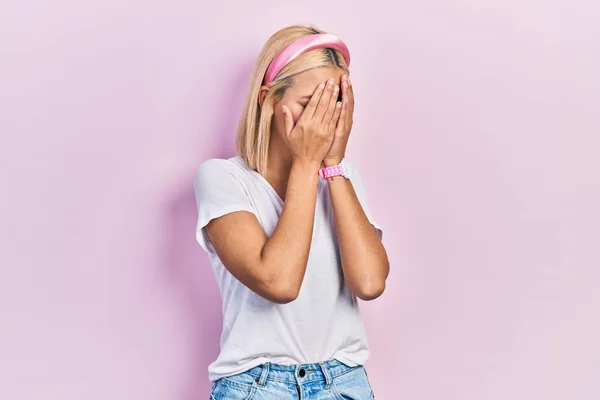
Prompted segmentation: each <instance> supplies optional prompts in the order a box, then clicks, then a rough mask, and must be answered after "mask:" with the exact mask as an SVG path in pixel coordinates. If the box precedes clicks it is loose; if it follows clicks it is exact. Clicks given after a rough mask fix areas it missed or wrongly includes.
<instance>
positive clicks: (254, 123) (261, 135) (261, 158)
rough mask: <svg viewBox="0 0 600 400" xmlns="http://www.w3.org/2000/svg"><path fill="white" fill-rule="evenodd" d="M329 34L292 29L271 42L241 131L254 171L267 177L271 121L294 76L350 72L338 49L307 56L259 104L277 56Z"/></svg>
mask: <svg viewBox="0 0 600 400" xmlns="http://www.w3.org/2000/svg"><path fill="white" fill-rule="evenodd" d="M316 33H326V32H324V31H322V30H320V29H317V28H315V27H313V26H304V25H291V26H288V27H285V28H283V29H280V30H279V31H277V32H275V34H273V36H271V37H270V38H269V40H267V43H265V45H264V47H263V49H262V50H261V52H260V54H259V55H258V59H257V61H256V64H255V66H254V71H253V72H252V78H251V81H250V88H249V91H248V96H247V98H246V103H245V105H244V108H243V111H242V115H241V117H240V122H239V124H238V130H237V146H236V147H237V154H238V155H239V156H240V157H242V158H243V159H244V161H246V163H247V164H248V165H249V166H250V168H252V169H254V170H256V171H258V173H260V174H261V175H263V176H265V174H266V172H267V167H268V165H267V161H268V154H269V142H270V138H271V120H272V117H273V110H274V105H275V103H277V102H278V101H279V100H281V98H282V97H283V96H284V94H285V92H286V90H287V89H288V88H289V87H290V86H292V85H293V83H294V75H297V74H299V73H302V72H304V71H307V70H309V69H313V68H318V67H332V66H333V67H338V68H341V69H342V70H344V71H345V72H348V66H347V65H346V62H345V60H344V57H343V56H342V54H341V53H340V52H339V51H337V50H334V49H316V50H312V51H309V52H306V53H304V54H302V55H300V56H298V57H297V58H295V59H294V60H292V61H291V62H290V63H288V64H287V65H286V66H285V67H284V68H283V69H282V70H281V71H280V72H279V74H277V76H276V77H275V79H274V80H273V82H271V83H270V84H269V85H268V86H269V88H270V90H269V91H268V92H267V94H266V96H265V98H264V100H263V103H262V106H261V105H260V104H259V102H258V97H259V92H260V88H261V86H262V84H263V79H264V76H265V72H266V71H267V68H268V67H269V64H270V63H271V61H273V59H274V58H275V56H276V55H277V53H279V52H280V51H281V50H283V49H284V48H285V47H286V46H288V45H289V44H290V43H292V42H294V41H296V40H298V39H300V38H302V37H304V36H308V35H313V34H316Z"/></svg>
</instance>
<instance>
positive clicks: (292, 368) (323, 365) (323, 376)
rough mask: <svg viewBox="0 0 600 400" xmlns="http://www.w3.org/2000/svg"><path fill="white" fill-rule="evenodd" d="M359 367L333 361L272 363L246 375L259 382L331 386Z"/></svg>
mask: <svg viewBox="0 0 600 400" xmlns="http://www.w3.org/2000/svg"><path fill="white" fill-rule="evenodd" d="M354 368H357V367H350V366H348V365H346V364H344V363H342V362H341V361H338V360H335V359H332V360H328V361H323V362H320V363H314V364H297V365H281V364H272V363H270V362H267V363H264V364H262V365H259V366H256V367H254V368H251V369H249V370H248V371H246V372H245V374H249V375H252V376H253V377H255V378H258V379H257V381H258V380H260V381H262V382H264V381H265V380H267V381H268V380H271V381H277V382H283V383H291V384H296V383H298V382H302V383H308V382H315V381H322V382H325V383H326V384H329V383H330V382H331V380H332V379H333V378H335V377H338V376H340V375H344V374H345V373H347V372H350V371H352V370H353V369H354Z"/></svg>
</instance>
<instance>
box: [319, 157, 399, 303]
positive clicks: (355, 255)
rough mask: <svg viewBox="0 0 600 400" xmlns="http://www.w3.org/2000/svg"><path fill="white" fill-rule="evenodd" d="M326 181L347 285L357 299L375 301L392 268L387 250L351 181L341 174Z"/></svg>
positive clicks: (383, 287) (383, 288) (381, 291)
mask: <svg viewBox="0 0 600 400" xmlns="http://www.w3.org/2000/svg"><path fill="white" fill-rule="evenodd" d="M326 166H328V165H327V164H326ZM327 181H328V185H329V193H330V196H331V202H332V204H333V210H334V215H335V224H336V229H337V235H338V242H339V246H340V253H341V259H342V270H343V271H344V279H345V282H346V286H348V289H350V291H351V292H352V293H354V294H355V295H356V296H357V297H358V298H360V299H362V300H373V299H375V298H377V297H379V296H381V294H382V293H383V291H384V290H385V280H386V279H387V277H388V275H389V271H390V264H389V260H388V257H387V252H386V251H385V248H384V247H383V243H382V242H381V240H380V239H379V235H378V233H377V230H376V229H375V227H373V225H371V223H370V222H369V219H368V218H367V216H366V214H365V212H364V210H363V208H362V206H361V204H360V201H359V199H358V196H357V195H356V192H355V190H354V186H353V185H352V182H351V180H347V179H345V178H343V177H339V176H338V177H332V178H329V179H328V180H327Z"/></svg>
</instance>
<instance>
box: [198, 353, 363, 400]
mask: <svg viewBox="0 0 600 400" xmlns="http://www.w3.org/2000/svg"><path fill="white" fill-rule="evenodd" d="M288 399H289V400H304V399H309V400H371V399H374V395H373V390H372V388H371V385H370V384H369V379H368V377H367V371H366V370H365V368H364V367H362V366H358V367H348V366H347V365H345V364H343V363H341V362H339V361H337V360H329V361H325V362H322V363H315V364H301V365H279V364H271V363H265V364H262V365H259V366H257V367H254V368H252V369H250V370H248V371H245V372H242V373H240V374H237V375H232V376H228V377H225V378H221V379H219V380H217V381H215V382H214V384H213V388H212V392H211V394H210V400H288Z"/></svg>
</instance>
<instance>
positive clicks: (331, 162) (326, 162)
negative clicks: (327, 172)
mask: <svg viewBox="0 0 600 400" xmlns="http://www.w3.org/2000/svg"><path fill="white" fill-rule="evenodd" d="M343 158H344V157H333V158H326V159H324V160H323V167H325V168H327V167H331V166H333V165H338V164H339V163H341V162H342V159H343Z"/></svg>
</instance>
